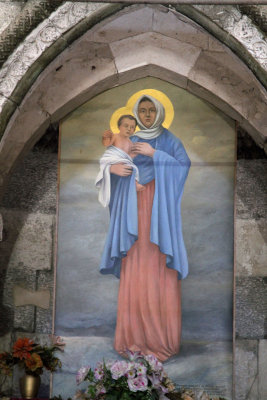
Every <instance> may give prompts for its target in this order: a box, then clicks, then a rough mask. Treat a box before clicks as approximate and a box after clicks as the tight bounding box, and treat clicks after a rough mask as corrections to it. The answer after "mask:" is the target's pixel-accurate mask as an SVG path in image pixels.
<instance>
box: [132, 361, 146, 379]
mask: <svg viewBox="0 0 267 400" xmlns="http://www.w3.org/2000/svg"><path fill="white" fill-rule="evenodd" d="M135 369H136V374H137V375H145V376H146V371H147V368H146V367H145V366H144V365H143V364H141V363H135Z"/></svg>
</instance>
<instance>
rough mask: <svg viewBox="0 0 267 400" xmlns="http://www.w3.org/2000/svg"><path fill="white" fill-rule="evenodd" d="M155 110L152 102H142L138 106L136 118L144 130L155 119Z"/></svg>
mask: <svg viewBox="0 0 267 400" xmlns="http://www.w3.org/2000/svg"><path fill="white" fill-rule="evenodd" d="M156 115H157V110H156V107H155V105H154V103H152V101H142V102H141V103H140V104H139V106H138V117H139V119H140V121H141V122H142V124H143V125H144V126H145V127H146V128H150V127H151V126H152V125H153V124H154V122H155V119H156Z"/></svg>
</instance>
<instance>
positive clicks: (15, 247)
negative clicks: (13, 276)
mask: <svg viewBox="0 0 267 400" xmlns="http://www.w3.org/2000/svg"><path fill="white" fill-rule="evenodd" d="M1 212H2V215H3V221H4V240H3V241H2V242H1V243H0V251H1V255H0V264H1V265H3V266H5V267H6V268H8V269H10V268H15V269H17V268H19V269H22V268H26V269H27V268H29V269H31V270H42V269H50V268H51V263H52V232H53V219H54V216H53V215H47V214H41V213H36V214H28V213H27V212H21V211H17V210H13V209H7V208H5V209H4V208H3V209H2V210H1Z"/></svg>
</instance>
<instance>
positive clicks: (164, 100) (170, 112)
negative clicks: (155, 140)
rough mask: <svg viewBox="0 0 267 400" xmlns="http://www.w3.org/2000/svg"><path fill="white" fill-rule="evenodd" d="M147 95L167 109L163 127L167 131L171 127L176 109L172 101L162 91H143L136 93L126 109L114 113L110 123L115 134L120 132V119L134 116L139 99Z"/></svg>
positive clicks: (122, 108)
mask: <svg viewBox="0 0 267 400" xmlns="http://www.w3.org/2000/svg"><path fill="white" fill-rule="evenodd" d="M146 95H149V96H152V97H154V98H155V99H157V100H158V101H159V102H160V103H161V104H162V105H163V107H164V108H165V120H164V121H163V124H162V125H163V126H164V128H167V129H168V128H169V127H170V125H171V123H172V121H173V117H174V109H173V105H172V102H171V100H170V99H169V98H168V97H167V96H166V94H164V93H163V92H161V91H160V90H156V89H143V90H139V91H138V92H136V93H134V94H133V95H132V96H131V97H130V98H129V100H128V101H127V104H126V106H125V107H121V108H118V109H117V110H116V111H114V113H113V114H112V116H111V118H110V121H109V126H110V129H111V131H112V132H113V133H118V132H119V128H118V125H117V122H118V119H119V118H120V117H121V116H122V115H124V114H130V115H133V107H134V105H135V103H136V101H137V100H138V99H139V97H141V96H146ZM136 131H139V128H138V127H137V128H136Z"/></svg>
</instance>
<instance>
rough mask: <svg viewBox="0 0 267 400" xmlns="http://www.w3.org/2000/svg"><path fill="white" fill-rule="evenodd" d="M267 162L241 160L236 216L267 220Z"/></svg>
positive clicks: (238, 174) (239, 163) (238, 164)
mask: <svg viewBox="0 0 267 400" xmlns="http://www.w3.org/2000/svg"><path fill="white" fill-rule="evenodd" d="M266 172H267V160H239V161H238V163H237V184H236V193H237V197H236V216H237V218H242V219H255V220H258V219H260V218H265V219H266V218H267V207H266V205H267V204H266V199H267V196H266V193H267V179H266Z"/></svg>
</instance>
